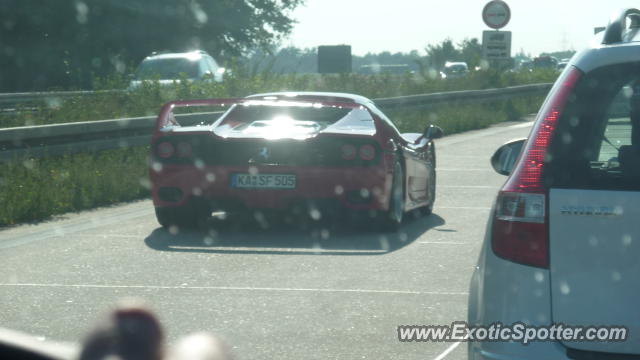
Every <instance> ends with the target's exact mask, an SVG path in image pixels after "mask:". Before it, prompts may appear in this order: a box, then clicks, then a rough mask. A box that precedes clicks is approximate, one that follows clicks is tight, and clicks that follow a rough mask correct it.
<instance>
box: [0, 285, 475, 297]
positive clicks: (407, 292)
mask: <svg viewBox="0 0 640 360" xmlns="http://www.w3.org/2000/svg"><path fill="white" fill-rule="evenodd" d="M0 286H3V287H43V288H55V287H59V288H78V289H145V290H154V289H156V290H239V291H274V292H275V291H281V292H286V291H290V292H319V293H360V294H404V295H459V296H467V295H469V293H468V292H462V291H460V292H456V291H410V290H373V289H321V288H273V287H250V286H248V287H243V286H188V285H184V286H182V285H181V286H163V285H98V284H34V283H24V284H0Z"/></svg>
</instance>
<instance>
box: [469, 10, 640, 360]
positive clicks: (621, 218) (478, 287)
mask: <svg viewBox="0 0 640 360" xmlns="http://www.w3.org/2000/svg"><path fill="white" fill-rule="evenodd" d="M628 20H631V21H628ZM638 20H640V10H637V9H628V10H626V11H624V12H623V13H621V14H620V15H619V16H618V17H617V18H616V17H613V18H612V20H611V22H610V23H609V26H608V27H607V28H606V30H605V31H604V32H601V33H599V34H598V35H596V40H597V41H595V42H594V45H592V47H591V48H588V49H585V50H583V51H582V52H580V53H578V54H577V55H576V56H574V57H573V58H572V59H571V60H570V61H569V63H568V64H567V67H566V69H565V70H564V71H563V73H562V75H561V76H560V78H558V79H557V81H556V82H555V84H554V86H553V88H552V89H551V91H550V92H549V95H548V96H547V99H546V101H545V102H544V103H543V105H542V108H541V109H540V111H539V112H538V115H537V119H536V121H535V123H534V125H533V128H532V130H531V133H530V134H529V137H528V139H526V140H514V141H511V142H509V143H507V144H505V145H503V146H502V147H500V148H499V149H498V150H497V151H496V153H495V154H494V156H493V158H492V159H491V162H492V165H493V167H494V169H495V170H496V172H498V173H500V174H504V175H509V178H508V179H507V181H506V183H505V184H504V185H503V187H502V188H501V189H500V191H499V192H498V195H497V198H496V200H495V203H494V206H493V209H492V211H491V215H490V218H489V221H488V226H487V230H486V235H485V239H484V243H483V245H482V248H481V252H480V257H479V259H478V265H477V266H476V268H475V271H474V273H473V276H472V279H471V286H470V291H469V307H468V322H469V325H470V326H471V327H482V326H484V327H485V329H486V328H487V327H488V326H490V325H491V324H502V328H503V329H504V328H506V327H511V326H512V325H513V324H517V323H522V324H526V325H527V326H529V328H527V329H526V331H527V333H529V330H535V329H533V328H532V327H535V328H536V329H541V330H543V331H542V332H541V331H536V333H537V334H539V335H540V336H539V337H538V338H537V339H536V340H535V342H532V343H529V344H523V343H522V342H520V341H517V340H516V339H514V340H516V341H506V340H505V339H501V340H500V341H479V342H473V341H472V342H469V347H468V350H469V353H468V358H469V359H470V360H481V359H504V360H506V359H638V358H640V311H638V299H640V287H639V286H638V279H639V278H640V262H639V261H638V258H639V255H640V241H639V238H638V236H639V234H640V225H639V223H638V219H639V218H640V42H639V41H640V32H638V31H636V29H635V26H636V24H637V23H638ZM627 25H628V27H627ZM546 61H548V60H546ZM620 101H623V102H624V103H623V104H620ZM625 104H626V106H624V105H625ZM621 105H622V106H621ZM558 324H562V325H563V326H564V327H565V329H567V328H569V327H573V328H574V329H575V327H582V330H583V332H582V333H581V334H579V336H578V337H576V338H563V339H558V335H556V336H554V337H555V339H554V338H551V337H547V338H546V340H545V338H544V334H543V332H544V330H548V329H549V328H550V327H551V326H552V325H558ZM587 326H598V327H599V328H598V329H597V330H598V331H597V338H594V337H591V338H589V337H587V336H589V333H588V331H590V330H594V328H590V329H588V330H587V328H585V327H587ZM601 326H616V327H621V326H623V327H625V328H626V335H627V336H626V338H625V339H624V340H622V339H620V338H617V339H616V338H611V337H609V336H611V335H614V336H615V334H613V333H611V332H608V331H602V330H608V329H605V328H602V327H601ZM556 330H557V327H556ZM549 333H550V332H549V331H547V335H549ZM594 335H595V332H593V333H591V336H594ZM617 335H621V333H619V332H618V333H617ZM561 336H567V335H561ZM582 336H584V337H582ZM589 340H591V341H589ZM595 340H598V341H595Z"/></svg>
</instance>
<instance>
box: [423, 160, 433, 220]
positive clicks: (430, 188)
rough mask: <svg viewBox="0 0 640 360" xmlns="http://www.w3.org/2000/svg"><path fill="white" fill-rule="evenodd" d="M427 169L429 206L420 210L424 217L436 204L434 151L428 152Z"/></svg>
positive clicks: (429, 213)
mask: <svg viewBox="0 0 640 360" xmlns="http://www.w3.org/2000/svg"><path fill="white" fill-rule="evenodd" d="M427 168H428V171H429V180H427V181H428V182H427V196H428V197H429V205H427V206H425V207H423V208H422V213H423V214H424V215H431V213H432V212H433V204H435V202H436V154H435V151H434V150H431V151H430V152H429V155H428V158H427Z"/></svg>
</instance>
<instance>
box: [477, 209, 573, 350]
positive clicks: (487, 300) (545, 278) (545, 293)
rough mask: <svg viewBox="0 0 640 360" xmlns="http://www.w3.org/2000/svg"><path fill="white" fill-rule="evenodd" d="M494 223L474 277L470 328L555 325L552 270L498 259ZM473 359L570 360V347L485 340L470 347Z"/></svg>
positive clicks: (548, 343) (550, 343)
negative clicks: (493, 231) (497, 324)
mask: <svg viewBox="0 0 640 360" xmlns="http://www.w3.org/2000/svg"><path fill="white" fill-rule="evenodd" d="M491 231H492V229H491V221H489V222H488V225H487V231H486V234H487V236H486V237H485V239H484V244H483V246H482V250H481V253H480V257H479V260H478V265H477V267H476V269H475V271H474V273H473V275H472V278H471V285H470V289H469V306H468V322H469V324H470V325H485V326H488V325H491V324H493V323H497V322H499V323H502V324H504V325H512V324H515V323H517V322H522V323H524V324H526V325H533V326H548V325H551V322H552V318H551V290H550V289H551V286H550V280H549V270H547V269H541V268H535V267H531V266H525V265H520V264H516V263H513V262H510V261H507V260H504V259H502V258H499V257H497V256H496V255H495V254H494V253H493V250H492V249H491V236H490V235H491ZM468 351H469V353H468V358H469V360H488V359H491V360H498V359H499V360H507V359H514V360H515V359H518V360H524V359H532V360H533V359H569V358H568V357H567V353H566V347H564V346H563V345H562V344H561V343H559V342H557V341H547V342H532V343H529V344H527V345H524V344H521V343H519V342H504V341H494V342H491V341H485V342H470V343H469V344H468Z"/></svg>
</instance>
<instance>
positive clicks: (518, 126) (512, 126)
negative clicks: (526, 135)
mask: <svg viewBox="0 0 640 360" xmlns="http://www.w3.org/2000/svg"><path fill="white" fill-rule="evenodd" d="M533 123H534V121H528V122H526V123H522V124H518V125H511V126H509V127H510V128H512V129H517V128H526V127H529V126H532V125H533Z"/></svg>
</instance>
